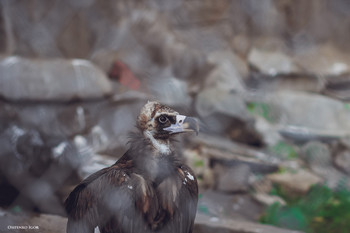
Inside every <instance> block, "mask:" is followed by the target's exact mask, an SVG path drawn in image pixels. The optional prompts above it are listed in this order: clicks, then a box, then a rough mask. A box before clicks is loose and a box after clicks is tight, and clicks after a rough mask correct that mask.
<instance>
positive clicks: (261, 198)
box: [253, 193, 286, 206]
mask: <svg viewBox="0 0 350 233" xmlns="http://www.w3.org/2000/svg"><path fill="white" fill-rule="evenodd" d="M253 197H254V198H255V200H257V201H258V202H259V203H261V204H264V205H265V206H270V205H272V204H274V203H278V204H280V205H281V206H284V205H286V202H285V201H284V200H283V199H282V198H281V197H279V196H273V195H269V194H266V193H255V194H253Z"/></svg>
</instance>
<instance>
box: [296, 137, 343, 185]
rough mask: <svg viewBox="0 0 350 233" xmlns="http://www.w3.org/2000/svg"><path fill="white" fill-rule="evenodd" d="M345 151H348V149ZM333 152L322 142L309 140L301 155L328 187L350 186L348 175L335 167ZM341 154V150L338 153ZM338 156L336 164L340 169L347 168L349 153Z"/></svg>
mask: <svg viewBox="0 0 350 233" xmlns="http://www.w3.org/2000/svg"><path fill="white" fill-rule="evenodd" d="M343 152H345V153H346V151H343ZM331 153H332V152H331V151H330V148H329V147H328V146H327V145H326V144H323V143H321V142H308V143H307V144H305V145H304V146H303V147H302V149H301V156H302V157H303V159H304V160H305V161H306V162H307V164H308V165H309V167H310V169H311V170H312V172H313V173H314V174H316V175H318V176H320V177H322V178H323V179H324V181H325V183H326V184H327V186H328V187H330V188H333V189H338V188H343V187H342V186H345V187H350V186H349V185H350V182H347V180H348V179H347V177H346V175H344V174H343V173H342V172H339V171H338V170H336V169H335V168H334V167H333V163H332V155H331ZM341 154H342V153H341V152H340V153H339V154H338V155H341ZM338 155H337V156H338ZM337 156H336V157H335V159H334V163H335V165H337V166H338V167H339V168H340V169H347V167H346V156H347V155H345V154H343V155H341V156H345V157H339V158H338V157H337ZM337 159H338V161H337ZM343 171H346V170H343ZM344 181H345V182H344Z"/></svg>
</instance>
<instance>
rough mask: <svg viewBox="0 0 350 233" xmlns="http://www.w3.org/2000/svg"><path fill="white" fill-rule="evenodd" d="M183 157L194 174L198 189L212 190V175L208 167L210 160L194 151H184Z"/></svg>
mask: <svg viewBox="0 0 350 233" xmlns="http://www.w3.org/2000/svg"><path fill="white" fill-rule="evenodd" d="M183 156H184V158H185V160H186V164H188V165H189V166H190V167H191V168H192V170H193V171H194V174H196V177H197V181H198V186H199V187H200V188H213V186H214V174H213V171H212V168H211V167H210V159H209V158H205V157H203V156H202V155H201V154H200V151H199V150H196V149H185V150H184V151H183Z"/></svg>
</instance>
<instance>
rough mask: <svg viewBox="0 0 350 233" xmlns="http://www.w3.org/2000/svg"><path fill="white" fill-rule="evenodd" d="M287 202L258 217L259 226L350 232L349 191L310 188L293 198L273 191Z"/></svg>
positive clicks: (314, 232)
mask: <svg viewBox="0 0 350 233" xmlns="http://www.w3.org/2000/svg"><path fill="white" fill-rule="evenodd" d="M273 192H275V193H274V194H279V195H281V197H283V198H284V199H285V200H287V203H288V204H287V205H286V206H281V205H279V204H278V203H275V204H273V205H271V206H269V207H268V208H267V210H266V211H265V214H264V215H263V216H262V217H261V219H260V221H261V222H262V223H266V224H271V225H275V226H279V227H284V228H289V229H295V230H302V231H305V232H307V233H346V232H350V192H349V191H348V190H342V191H332V190H331V189H329V188H328V187H326V186H320V185H317V186H313V187H312V188H311V189H310V191H309V192H308V194H307V195H305V196H304V197H299V198H297V199H295V198H291V197H289V196H288V193H287V192H283V190H282V189H280V188H275V189H274V190H273Z"/></svg>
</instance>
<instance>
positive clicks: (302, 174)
mask: <svg viewBox="0 0 350 233" xmlns="http://www.w3.org/2000/svg"><path fill="white" fill-rule="evenodd" d="M267 178H268V179H269V180H271V181H272V182H273V183H275V184H279V185H281V186H282V187H284V188H285V189H286V190H288V191H290V192H292V193H294V194H297V195H298V194H299V195H300V194H306V193H307V191H308V190H309V189H310V187H311V186H312V185H314V184H319V183H321V182H322V179H321V178H319V177H318V176H316V175H314V174H313V173H311V172H308V171H306V170H298V171H296V173H291V172H285V173H280V174H279V173H275V174H270V175H268V176H267Z"/></svg>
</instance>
